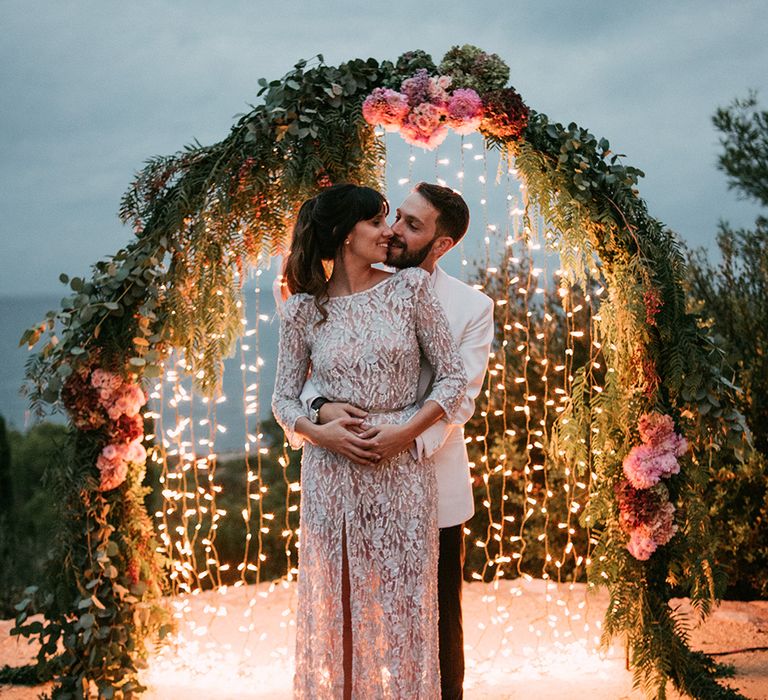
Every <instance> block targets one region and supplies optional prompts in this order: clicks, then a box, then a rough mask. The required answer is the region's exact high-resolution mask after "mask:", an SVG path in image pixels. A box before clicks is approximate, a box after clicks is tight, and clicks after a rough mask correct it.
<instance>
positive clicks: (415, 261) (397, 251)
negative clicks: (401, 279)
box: [385, 236, 437, 270]
mask: <svg viewBox="0 0 768 700" xmlns="http://www.w3.org/2000/svg"><path fill="white" fill-rule="evenodd" d="M436 240H437V237H435V238H433V239H432V240H431V241H430V242H429V243H427V244H426V245H425V246H423V247H422V248H419V250H408V248H407V247H406V245H405V243H403V242H402V241H401V240H400V239H399V238H397V237H395V236H393V237H392V239H391V240H390V242H389V248H388V249H387V259H386V261H385V262H386V264H387V265H389V266H390V267H396V268H398V269H399V270H404V269H405V268H406V267H418V266H419V265H421V263H423V262H424V259H425V258H426V257H427V255H429V251H430V250H432V246H433V245H434V243H435V241H436Z"/></svg>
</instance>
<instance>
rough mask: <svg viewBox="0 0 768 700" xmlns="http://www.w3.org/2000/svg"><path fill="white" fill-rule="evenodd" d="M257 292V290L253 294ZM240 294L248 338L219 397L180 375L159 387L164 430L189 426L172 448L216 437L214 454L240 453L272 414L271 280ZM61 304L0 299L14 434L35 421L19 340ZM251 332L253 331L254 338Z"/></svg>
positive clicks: (2, 368)
mask: <svg viewBox="0 0 768 700" xmlns="http://www.w3.org/2000/svg"><path fill="white" fill-rule="evenodd" d="M257 288H260V290H261V291H260V292H258V293H257V292H256V289H257ZM244 296H245V300H246V319H247V321H248V323H247V325H246V329H247V331H250V334H248V335H246V336H244V337H243V338H242V340H241V342H240V344H238V347H237V348H236V349H235V354H234V357H232V358H229V359H227V360H226V362H225V369H224V375H223V392H222V396H221V397H219V398H218V400H217V401H209V402H207V403H206V402H205V401H204V397H203V396H202V395H201V394H200V393H199V392H196V391H195V390H194V389H193V387H192V382H191V380H190V379H189V378H183V377H182V378H181V379H180V381H179V384H178V385H176V387H174V386H173V385H171V384H170V383H169V382H167V381H165V382H163V384H162V387H163V398H164V401H163V411H162V412H163V426H164V432H165V431H168V430H171V431H172V432H173V428H174V427H175V425H176V423H177V420H181V421H183V420H184V418H185V417H188V418H190V421H189V424H190V425H189V426H188V428H187V429H186V430H185V431H183V433H182V434H181V435H180V436H179V437H178V438H177V437H174V440H172V441H171V442H172V444H174V443H175V442H176V441H180V440H187V441H194V442H196V443H198V449H200V444H201V443H200V441H201V440H202V445H203V446H205V447H206V451H207V449H208V448H207V445H208V443H207V442H206V440H212V439H213V437H214V436H215V441H214V445H215V449H216V450H217V451H226V452H230V451H234V452H241V451H242V450H243V446H244V444H245V443H246V441H247V434H248V433H253V432H254V431H255V430H256V423H257V418H262V419H263V418H267V417H270V416H271V409H270V402H271V396H272V390H273V387H274V380H275V370H276V361H277V342H278V327H279V324H278V320H277V317H276V313H275V302H274V299H273V298H272V290H271V279H270V280H265V281H264V282H263V283H261V284H260V285H259V286H258V287H257V285H256V283H255V280H251V281H250V282H249V284H248V285H246V287H245V294H244ZM60 301H61V299H60V297H57V296H18V297H0V415H2V416H3V417H4V418H5V419H6V422H7V423H8V425H9V426H10V427H13V428H15V429H17V430H27V429H28V428H29V427H30V426H32V425H34V423H35V422H36V421H37V420H39V419H38V418H36V417H35V416H34V415H33V414H32V413H31V412H30V411H29V409H28V406H27V401H26V398H25V397H24V396H22V395H21V394H20V388H21V385H22V383H23V381H24V366H25V363H26V361H27V360H28V358H29V357H30V355H31V351H30V350H29V349H28V348H27V347H26V346H23V347H19V338H20V337H21V335H22V333H23V332H24V330H26V329H27V328H29V327H30V326H32V325H34V324H36V323H37V322H38V321H40V320H41V319H43V318H44V317H45V313H46V312H47V311H48V310H51V309H58V308H59V306H60ZM254 330H257V333H256V334H254V333H253V331H254ZM241 345H242V347H241ZM254 385H257V387H258V390H256V388H255V387H254ZM153 386H159V384H157V385H153ZM179 386H180V387H181V392H179ZM150 388H153V387H150ZM174 388H175V389H176V391H175V393H176V394H177V395H180V396H181V399H180V400H179V401H178V402H177V405H176V406H172V405H169V400H170V399H171V398H172V396H173V394H174ZM159 407H160V401H159V400H154V401H153V408H154V409H155V410H157V409H159ZM214 416H215V425H218V426H220V427H219V428H217V429H216V428H214V427H213V426H214V421H213V420H211V419H212V418H214ZM45 419H46V420H52V421H56V422H64V420H65V419H64V417H63V415H62V414H60V413H53V414H51V415H49V416H47V417H46V418H45ZM195 426H197V431H196V432H197V434H196V435H195Z"/></svg>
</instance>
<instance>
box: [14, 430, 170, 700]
mask: <svg viewBox="0 0 768 700" xmlns="http://www.w3.org/2000/svg"><path fill="white" fill-rule="evenodd" d="M69 438H70V439H69V440H68V442H67V443H66V444H65V446H64V449H62V450H61V451H60V453H59V458H58V462H57V463H54V464H52V465H51V466H50V468H49V469H48V472H47V484H46V487H47V488H48V489H49V490H50V492H51V493H52V494H56V495H57V499H58V500H57V510H58V513H57V527H56V528H55V530H54V532H55V537H54V542H53V546H54V549H55V551H54V555H53V556H52V557H51V559H50V560H49V563H48V565H47V570H46V572H45V575H44V584H43V586H42V587H41V588H40V589H38V587H31V588H29V589H28V590H27V591H26V596H25V598H24V599H23V600H22V601H21V602H19V603H18V604H17V605H16V608H15V609H16V611H17V614H16V625H15V627H14V629H13V630H12V634H16V635H21V636H24V637H37V638H38V641H39V643H40V650H39V652H38V657H37V673H38V676H39V677H40V678H43V679H51V678H53V679H55V681H56V684H55V687H54V692H53V697H60V698H76V697H87V696H89V694H91V693H93V692H96V693H98V694H99V696H100V697H130V695H131V693H134V692H139V691H141V690H142V686H141V684H140V683H139V682H138V668H139V666H140V665H141V664H142V663H143V662H144V659H145V658H146V653H147V650H146V647H145V645H144V640H145V639H147V638H151V637H155V636H157V635H158V634H163V633H164V632H166V631H168V630H170V626H169V620H168V619H167V613H166V611H165V610H164V609H162V608H160V607H159V606H158V605H157V604H156V603H155V602H153V601H154V599H156V598H157V597H158V596H159V595H160V592H161V591H160V589H159V588H158V585H159V581H160V580H161V572H160V570H159V567H160V564H161V563H160V561H159V559H158V556H157V554H156V552H155V547H156V542H155V541H154V537H153V534H152V530H151V522H150V521H149V518H148V516H147V513H146V511H145V510H144V504H143V500H144V497H145V495H146V493H147V489H146V488H145V487H143V486H142V485H141V482H142V480H143V477H144V474H143V472H136V471H134V472H129V474H128V478H127V480H126V482H125V483H124V484H123V485H122V486H121V487H119V488H118V489H115V490H113V491H110V492H106V493H102V492H100V491H98V490H96V484H97V480H98V477H97V475H96V468H95V461H96V454H97V452H98V450H99V449H100V447H99V442H98V438H96V437H94V436H92V435H89V434H87V433H78V432H76V431H72V432H70V433H69ZM39 609H42V610H43V611H44V613H45V617H46V622H45V623H41V622H38V621H34V622H30V621H29V619H28V618H29V617H30V615H31V614H32V613H33V612H35V611H36V610H39ZM59 645H61V646H62V647H63V652H62V653H58V646H59Z"/></svg>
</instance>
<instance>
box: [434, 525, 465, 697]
mask: <svg viewBox="0 0 768 700" xmlns="http://www.w3.org/2000/svg"><path fill="white" fill-rule="evenodd" d="M463 568H464V526H463V525H454V526H453V527H441V528H440V554H439V558H438V563H437V605H438V612H439V618H440V620H439V638H440V642H439V643H440V686H441V697H442V700H461V698H462V697H463V693H464V691H463V685H464V631H463V629H462V626H461V582H462V569H463Z"/></svg>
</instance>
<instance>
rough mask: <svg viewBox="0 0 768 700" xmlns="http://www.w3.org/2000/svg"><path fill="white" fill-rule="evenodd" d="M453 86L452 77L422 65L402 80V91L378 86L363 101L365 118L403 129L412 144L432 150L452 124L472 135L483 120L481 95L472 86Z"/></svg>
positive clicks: (388, 128) (455, 127) (459, 130)
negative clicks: (454, 88)
mask: <svg viewBox="0 0 768 700" xmlns="http://www.w3.org/2000/svg"><path fill="white" fill-rule="evenodd" d="M450 85H451V78H450V76H447V75H440V76H430V75H429V73H428V72H427V70H426V69H425V68H421V69H419V70H418V71H416V74H415V75H414V76H413V77H411V78H407V79H406V80H404V81H403V82H402V84H401V85H400V92H398V91H397V90H391V89H388V88H376V89H375V90H374V91H373V92H372V93H371V94H370V95H369V96H368V97H367V98H366V99H365V101H364V102H363V117H364V118H365V120H366V121H367V122H368V123H369V124H373V125H375V126H382V127H383V128H384V129H386V130H387V131H399V132H400V135H401V136H402V137H403V138H404V139H405V141H407V142H408V143H410V144H413V145H415V146H420V147H421V148H427V149H429V150H431V149H433V148H435V146H438V145H439V144H441V143H442V142H443V141H444V140H445V137H446V136H447V135H448V128H449V127H450V128H451V129H453V130H454V131H455V132H456V133H458V134H469V133H472V132H473V131H475V130H476V129H477V128H478V127H479V126H480V122H481V121H482V119H483V101H482V100H481V99H480V96H479V95H478V94H477V93H476V92H475V91H474V90H470V89H458V90H454V91H453V93H451V92H449V88H450Z"/></svg>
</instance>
